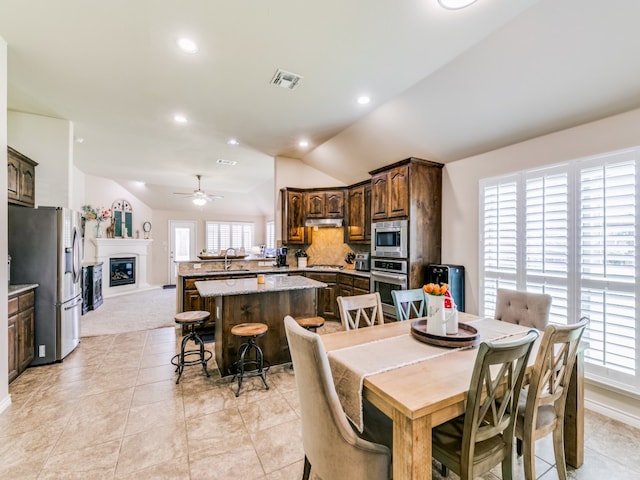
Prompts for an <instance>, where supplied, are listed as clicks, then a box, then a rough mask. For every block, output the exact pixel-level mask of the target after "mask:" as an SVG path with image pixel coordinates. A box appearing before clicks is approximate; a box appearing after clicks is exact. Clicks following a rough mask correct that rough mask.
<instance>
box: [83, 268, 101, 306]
mask: <svg viewBox="0 0 640 480" xmlns="http://www.w3.org/2000/svg"><path fill="white" fill-rule="evenodd" d="M102 302H103V298H102V262H99V263H93V264H89V265H84V266H83V267H82V314H83V315H84V314H85V313H87V312H88V311H89V310H95V309H96V308H98V307H99V306H100V305H102Z"/></svg>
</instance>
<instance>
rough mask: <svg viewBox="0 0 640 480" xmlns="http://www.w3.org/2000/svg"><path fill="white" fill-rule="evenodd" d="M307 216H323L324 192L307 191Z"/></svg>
mask: <svg viewBox="0 0 640 480" xmlns="http://www.w3.org/2000/svg"><path fill="white" fill-rule="evenodd" d="M306 200H307V205H306V206H307V218H323V217H324V216H325V214H324V201H325V195H324V193H323V192H307V194H306Z"/></svg>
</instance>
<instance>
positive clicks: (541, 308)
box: [493, 288, 551, 331]
mask: <svg viewBox="0 0 640 480" xmlns="http://www.w3.org/2000/svg"><path fill="white" fill-rule="evenodd" d="M550 310H551V295H548V294H546V293H530V292H521V291H518V290H508V289H506V288H499V289H498V292H497V295H496V311H495V314H494V317H493V318H495V319H496V320H502V321H504V322H509V323H516V324H518V325H523V326H525V327H533V328H537V329H538V330H540V331H542V330H544V328H545V327H546V326H547V323H549V311H550Z"/></svg>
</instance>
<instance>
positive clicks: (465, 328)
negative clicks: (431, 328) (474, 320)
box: [411, 318, 480, 348]
mask: <svg viewBox="0 0 640 480" xmlns="http://www.w3.org/2000/svg"><path fill="white" fill-rule="evenodd" d="M411 335H413V336H414V337H415V338H416V339H417V340H420V341H421V342H424V343H429V344H431V345H437V346H438V347H450V348H461V347H474V346H476V345H478V344H479V343H480V334H479V333H478V330H476V329H475V328H474V327H472V326H471V325H467V324H466V323H458V333H456V334H455V335H454V334H451V335H445V336H442V335H434V334H433V333H427V319H426V318H423V319H421V320H414V321H413V322H411Z"/></svg>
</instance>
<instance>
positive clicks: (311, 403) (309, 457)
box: [284, 315, 391, 480]
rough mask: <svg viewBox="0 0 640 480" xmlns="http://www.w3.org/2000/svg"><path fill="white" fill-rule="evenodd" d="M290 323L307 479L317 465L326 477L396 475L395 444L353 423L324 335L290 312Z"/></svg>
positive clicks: (287, 326)
mask: <svg viewBox="0 0 640 480" xmlns="http://www.w3.org/2000/svg"><path fill="white" fill-rule="evenodd" d="M284 326H285V332H286V335H287V341H288V342H289V350H290V352H291V359H292V360H293V365H294V368H295V372H296V375H295V377H296V385H297V387H298V397H299V399H300V412H301V416H302V444H303V446H304V453H305V457H304V472H303V476H302V478H303V480H307V479H308V478H309V475H310V473H311V468H313V471H314V474H316V475H318V476H319V477H320V478H324V479H333V478H335V479H338V478H345V479H346V478H348V479H362V480H365V479H367V480H368V479H374V480H378V479H379V480H388V479H390V478H391V450H390V449H389V448H388V447H387V446H385V445H382V444H379V443H374V442H372V441H369V440H367V439H364V438H362V437H360V436H359V435H357V434H356V432H355V430H354V429H353V428H352V427H351V424H350V423H349V421H348V420H347V417H346V415H345V414H344V411H343V410H342V406H341V404H340V400H338V394H337V393H336V390H335V386H334V383H333V378H332V376H331V370H330V367H329V360H328V358H327V354H326V352H325V349H324V345H323V344H322V341H321V340H320V337H319V335H318V334H316V333H314V332H310V331H308V330H305V329H304V328H303V327H301V326H300V325H298V323H297V322H296V321H295V320H294V319H293V318H292V317H290V316H288V315H287V316H286V317H285V319H284ZM366 422H367V418H365V423H366ZM365 431H367V430H366V429H365ZM369 431H371V430H369Z"/></svg>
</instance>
